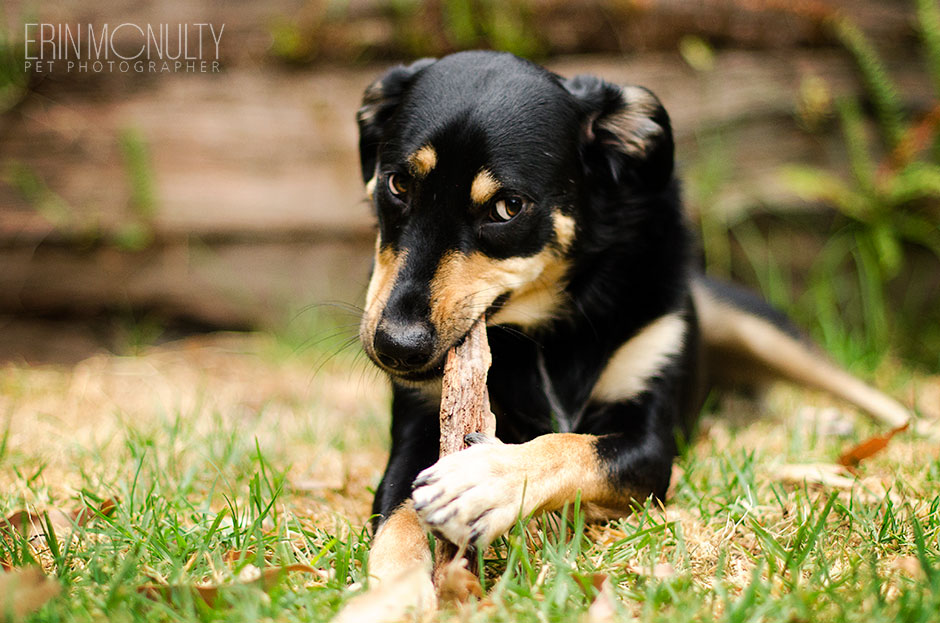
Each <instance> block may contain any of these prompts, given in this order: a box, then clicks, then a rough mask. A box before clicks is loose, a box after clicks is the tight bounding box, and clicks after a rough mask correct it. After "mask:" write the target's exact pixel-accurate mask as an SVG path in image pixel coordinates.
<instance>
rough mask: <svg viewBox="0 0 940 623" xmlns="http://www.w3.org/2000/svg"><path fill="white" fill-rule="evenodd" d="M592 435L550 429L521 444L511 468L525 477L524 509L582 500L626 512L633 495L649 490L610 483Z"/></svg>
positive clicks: (548, 508)
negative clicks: (632, 488)
mask: <svg viewBox="0 0 940 623" xmlns="http://www.w3.org/2000/svg"><path fill="white" fill-rule="evenodd" d="M596 440H597V437H595V436H594V435H582V434H577V433H551V434H548V435H542V436H541V437H537V438H535V439H534V440H532V441H530V442H528V443H524V444H522V445H521V446H519V447H520V449H521V450H522V453H521V456H520V457H519V460H518V462H516V463H515V464H514V465H513V466H512V469H513V470H514V471H515V472H516V473H517V474H518V475H519V477H521V478H524V479H525V481H526V489H525V495H526V497H527V498H529V502H526V503H524V507H525V508H526V511H527V513H526V514H528V512H532V511H553V510H558V509H560V508H562V507H563V506H564V505H565V504H572V503H573V502H574V500H575V498H576V497H577V495H578V493H579V492H580V493H581V501H582V503H584V504H589V505H591V506H593V507H595V508H603V509H606V510H608V511H615V512H616V511H622V512H623V513H624V514H625V513H627V512H629V510H630V508H629V504H630V501H631V500H632V499H633V497H634V496H638V497H641V498H645V497H646V496H647V495H649V492H638V491H622V490H619V489H614V488H613V487H612V486H611V482H610V475H609V474H608V473H607V471H606V470H605V469H603V468H602V467H601V465H600V464H599V462H598V458H597V452H596V451H595V449H594V443H595V441H596Z"/></svg>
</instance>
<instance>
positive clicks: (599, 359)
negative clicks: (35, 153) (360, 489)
mask: <svg viewBox="0 0 940 623" xmlns="http://www.w3.org/2000/svg"><path fill="white" fill-rule="evenodd" d="M637 94H638V95H639V96H641V97H645V96H644V95H643V94H647V96H648V97H649V99H650V101H652V102H653V103H654V104H655V105H654V106H653V108H652V109H651V110H646V109H643V110H644V111H645V113H644V116H643V119H644V120H645V121H643V124H644V125H643V127H642V128H641V129H642V131H641V132H639V134H638V135H637V137H636V140H637V141H638V142H639V143H641V148H637V146H635V145H634V146H633V147H631V146H629V145H626V146H625V145H624V137H623V136H621V135H618V133H617V131H616V128H615V129H611V127H613V126H611V125H610V124H609V123H607V122H609V121H610V119H611V118H612V116H613V115H618V114H622V113H623V111H624V107H625V103H624V100H623V92H622V91H621V89H620V88H619V87H616V86H614V85H611V84H608V83H606V82H604V81H602V80H599V79H597V78H593V77H577V78H574V79H570V80H566V79H563V78H560V77H558V76H556V75H554V74H552V73H550V72H548V71H546V70H544V69H542V68H541V67H538V66H536V65H533V64H531V63H528V62H526V61H523V60H520V59H518V58H516V57H513V56H511V55H508V54H498V53H489V52H469V53H461V54H456V55H452V56H449V57H446V58H443V59H441V60H439V61H436V62H433V61H429V60H423V61H419V62H417V63H415V64H413V65H410V66H407V67H398V68H395V69H393V70H391V71H389V72H388V73H387V74H386V75H385V76H384V77H383V78H382V79H380V80H379V82H378V83H376V86H374V87H372V88H370V91H369V92H367V96H366V99H365V101H364V107H363V109H362V111H361V112H360V131H361V141H360V148H361V159H362V167H363V171H362V174H363V178H364V179H365V180H369V179H372V178H373V176H376V184H375V192H374V204H375V207H376V215H377V219H378V225H379V235H380V244H381V248H383V249H390V250H391V251H392V252H394V253H396V254H401V253H403V252H406V253H407V261H406V262H405V264H404V265H403V267H402V269H401V272H399V274H398V275H397V278H396V280H395V284H394V287H393V289H392V290H391V293H390V296H389V298H388V301H387V303H386V305H385V307H384V309H383V310H382V312H381V313H382V317H381V318H382V321H383V322H384V321H387V326H393V327H402V326H417V325H420V326H421V327H423V328H422V329H421V331H422V333H421V338H420V340H417V338H415V340H417V341H421V342H422V343H424V345H425V346H427V342H428V341H430V342H434V344H435V347H436V348H435V351H434V352H436V353H442V352H444V351H446V348H447V347H449V346H450V344H438V343H437V341H438V340H440V339H442V338H441V337H440V335H441V333H442V332H441V330H440V327H434V326H430V323H429V320H428V316H429V310H430V307H431V305H432V293H431V292H430V287H429V284H430V283H431V281H432V279H433V278H434V274H435V271H436V270H437V267H438V265H439V262H440V261H441V258H442V257H443V256H444V255H445V254H446V253H448V252H449V251H454V250H457V251H460V252H461V253H465V254H469V253H473V252H478V253H482V254H483V255H485V256H486V257H488V258H492V259H494V260H503V259H507V258H516V257H533V256H535V255H536V254H538V253H539V252H540V251H542V250H543V249H545V248H546V247H548V246H550V245H552V244H555V243H557V240H556V239H555V238H556V236H555V233H554V231H553V229H552V214H553V213H554V212H553V210H556V211H557V213H559V214H563V215H566V216H569V217H571V218H573V219H574V222H575V223H576V235H575V237H574V241H573V243H572V245H571V247H570V248H569V249H568V250H567V251H566V259H567V262H568V266H569V269H568V272H567V286H566V288H565V292H564V302H563V304H562V305H560V306H559V308H558V309H556V310H554V311H553V314H552V317H551V318H550V319H548V320H546V321H545V322H543V323H540V324H538V325H537V326H533V327H520V326H515V325H497V326H490V327H489V328H488V338H489V341H490V346H491V349H492V353H493V365H492V368H491V370H490V374H489V390H490V397H491V401H492V405H493V410H494V413H495V414H496V416H497V435H498V436H499V437H500V438H501V439H503V440H504V441H506V442H524V441H527V440H530V439H532V438H534V437H535V436H538V435H541V434H544V433H550V432H553V431H570V432H579V433H590V434H594V435H598V436H599V437H598V441H597V443H596V446H595V447H596V452H597V456H598V459H599V460H600V461H601V462H602V464H603V465H605V466H606V469H607V470H608V472H609V477H610V479H611V482H612V483H616V484H618V485H619V486H622V487H623V488H624V489H625V490H631V491H637V490H639V491H642V492H645V493H647V494H655V495H657V496H664V495H665V492H666V488H667V486H668V484H669V475H670V468H671V463H672V459H673V457H674V455H675V453H676V435H677V434H679V435H682V434H687V433H688V431H689V428H690V426H691V424H692V422H693V420H694V417H695V415H696V414H697V412H698V409H699V405H700V400H701V396H702V392H701V387H702V380H701V366H700V365H699V358H700V353H699V351H700V348H699V335H698V328H697V322H696V313H695V308H694V304H693V301H692V296H691V291H690V281H691V278H690V275H691V272H690V265H691V262H690V255H691V253H690V247H691V239H690V234H689V231H688V230H687V227H686V223H685V220H684V215H683V211H682V208H681V202H680V198H679V189H678V184H677V183H676V181H675V179H674V177H673V139H672V135H671V129H670V126H669V118H668V115H667V114H666V111H665V110H664V109H663V108H662V106H660V105H659V104H658V102H655V99H653V98H652V96H651V95H648V92H645V91H643V92H640V91H637ZM426 144H431V145H433V146H434V149H435V150H436V153H437V154H438V162H437V164H436V166H435V167H434V169H433V171H432V172H431V174H429V175H428V176H427V177H426V178H425V179H421V180H417V179H412V181H411V182H410V183H411V187H410V190H409V193H408V197H407V201H401V200H399V199H398V198H396V197H395V196H394V195H393V193H391V192H390V191H389V189H388V188H387V187H386V186H387V184H386V182H387V180H388V175H389V174H390V173H392V174H399V175H402V176H409V179H411V176H410V175H409V174H408V172H407V171H408V168H407V158H408V156H409V154H412V153H414V152H415V150H417V149H418V148H420V147H421V146H422V145H426ZM482 168H485V169H487V170H489V171H492V172H493V174H494V175H495V177H496V178H497V179H498V180H500V182H501V183H502V184H503V189H502V190H501V192H505V191H506V190H507V189H509V190H511V191H512V193H515V194H518V195H521V196H523V197H526V198H528V199H529V200H531V202H532V204H531V206H530V207H528V208H527V209H526V210H525V211H523V212H522V213H521V214H519V216H517V217H516V218H515V219H513V220H512V221H510V222H508V223H493V222H490V221H489V220H488V216H487V213H486V210H481V209H478V208H477V207H474V206H473V205H471V204H470V201H469V200H468V188H469V186H470V183H471V180H472V179H473V177H474V175H475V174H476V173H477V172H478V171H479V170H481V169H482ZM376 173H378V175H376ZM498 196H499V195H498ZM511 294H512V293H511V292H499V293H494V296H493V302H492V307H491V309H490V310H489V314H488V315H492V314H493V313H495V312H497V311H499V309H500V306H501V305H502V304H504V302H505V300H506V299H507V297H509V296H511ZM499 295H501V296H499ZM484 311H486V310H484V309H472V310H466V313H467V314H472V315H475V316H479V315H480V314H482V313H483V312H484ZM674 312H679V313H681V314H682V316H683V317H684V318H685V319H686V321H687V323H688V329H687V333H686V336H685V340H684V345H683V347H682V350H681V352H679V353H678V354H677V356H675V357H673V358H672V359H670V362H669V364H668V365H666V366H664V367H663V368H662V369H660V370H659V371H658V373H657V374H656V375H655V376H654V378H653V379H651V380H650V381H649V383H648V386H647V388H646V389H645V391H642V392H641V393H640V394H639V395H636V396H634V397H631V398H630V399H629V400H624V401H621V402H613V403H609V402H600V401H597V400H594V399H592V398H591V392H592V389H593V387H594V385H595V383H596V382H597V380H598V378H599V376H600V375H601V373H602V371H603V369H604V367H605V365H606V364H607V363H608V360H609V359H610V357H611V355H612V354H613V353H614V352H615V351H616V350H617V349H618V348H619V347H620V346H621V345H622V344H624V343H625V342H627V341H628V340H629V339H630V338H631V337H633V336H634V335H636V334H637V332H638V331H640V330H641V329H642V328H643V327H645V326H647V325H648V324H649V323H651V322H652V321H654V320H656V319H657V318H660V317H662V316H664V315H666V314H670V313H674ZM396 330H399V329H396ZM397 337H400V336H397ZM397 337H396V336H393V338H395V339H397ZM363 338H364V340H365V342H366V350H367V352H369V354H370V356H373V358H376V359H377V363H378V364H379V365H382V363H381V361H379V360H378V358H377V357H376V355H375V352H374V350H375V344H374V343H373V340H375V339H377V338H376V337H375V336H373V335H371V334H364V335H363ZM383 339H384V338H383ZM408 339H410V338H408ZM415 340H412V341H415ZM400 342H402V343H406V342H407V339H406V338H401V340H400ZM399 346H400V344H399ZM383 367H384V368H385V369H386V370H387V371H388V372H389V375H390V377H391V379H392V383H393V387H394V399H393V407H392V449H391V456H390V459H389V463H388V467H387V470H386V473H385V476H384V478H383V479H382V482H381V484H380V486H379V488H378V491H377V493H376V497H375V503H374V512H375V513H376V516H377V521H381V518H382V517H385V516H387V515H388V514H389V513H390V511H392V510H393V509H394V508H396V507H397V506H398V505H399V504H401V503H402V502H403V501H404V500H405V499H406V498H407V497H408V496H409V493H410V490H411V485H412V482H413V480H414V478H415V476H416V475H417V474H418V472H419V471H421V470H422V469H424V468H425V467H428V466H429V465H430V464H432V463H433V462H434V461H435V460H436V459H437V448H438V437H439V427H438V426H439V425H438V405H437V404H436V402H435V401H434V392H433V387H434V383H435V379H436V378H438V377H439V376H440V371H441V368H440V357H439V356H438V357H437V359H435V360H433V361H428V362H426V363H425V364H424V365H420V366H416V367H413V369H403V370H401V369H400V370H392V369H388V367H387V366H383Z"/></svg>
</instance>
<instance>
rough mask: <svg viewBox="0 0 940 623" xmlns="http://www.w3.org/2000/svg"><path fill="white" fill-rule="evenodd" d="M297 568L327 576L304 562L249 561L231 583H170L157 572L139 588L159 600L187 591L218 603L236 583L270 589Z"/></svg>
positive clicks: (206, 600) (321, 576) (150, 575)
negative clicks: (270, 564) (258, 564)
mask: <svg viewBox="0 0 940 623" xmlns="http://www.w3.org/2000/svg"><path fill="white" fill-rule="evenodd" d="M296 572H301V573H312V574H314V575H316V576H317V577H318V578H320V579H322V580H325V579H326V578H327V572H326V571H324V570H322V569H316V568H315V567H311V566H310V565H305V564H302V563H294V564H290V565H284V566H280V567H268V568H266V569H264V570H262V569H259V568H258V567H255V566H254V565H247V566H245V568H244V569H242V570H241V571H240V572H239V574H238V577H237V578H236V581H235V582H232V583H229V584H216V583H213V582H202V583H197V584H192V585H186V584H168V583H166V582H165V581H163V579H162V578H161V577H159V576H156V577H154V575H152V574H148V577H150V578H151V579H152V580H156V582H154V583H151V584H144V585H142V586H138V587H137V592H138V593H140V594H141V595H144V596H145V597H147V598H149V599H153V600H158V601H159V600H162V601H170V600H172V599H173V595H179V594H181V593H187V592H188V593H191V594H192V595H194V596H196V597H199V598H200V599H202V600H203V601H204V602H206V603H207V604H208V605H210V606H213V605H215V604H216V601H217V600H218V598H219V594H220V593H221V592H222V591H224V590H226V589H228V588H231V587H233V586H253V585H254V586H257V587H258V588H260V589H261V590H264V591H267V590H270V589H271V588H272V587H273V586H275V585H277V584H278V582H279V581H280V580H281V579H282V578H283V577H284V576H286V575H289V574H291V573H296Z"/></svg>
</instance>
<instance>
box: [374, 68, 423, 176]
mask: <svg viewBox="0 0 940 623" xmlns="http://www.w3.org/2000/svg"><path fill="white" fill-rule="evenodd" d="M436 60H437V59H433V58H422V59H421V60H417V61H415V62H413V63H411V64H410V65H398V66H397V67H392V68H391V69H389V70H388V71H387V72H385V74H384V75H383V76H382V77H381V78H379V79H378V80H376V81H375V82H373V83H372V84H370V85H369V86H368V88H366V90H365V93H363V95H362V106H361V107H360V108H359V111H358V112H357V113H356V121H357V122H358V123H359V162H360V164H361V165H362V181H364V182H368V181H369V180H370V179H372V176H373V175H374V174H375V163H376V160H377V159H378V150H379V145H381V144H382V141H383V140H384V138H385V128H386V125H387V124H388V122H389V120H391V118H392V116H393V115H394V114H395V110H396V109H397V108H398V104H399V102H400V101H401V96H402V94H403V93H404V92H405V89H407V88H408V85H409V84H411V81H412V80H413V79H414V77H415V75H417V73H418V72H419V71H421V70H422V69H424V68H425V67H427V66H428V65H430V64H432V63H434V62H435V61H436Z"/></svg>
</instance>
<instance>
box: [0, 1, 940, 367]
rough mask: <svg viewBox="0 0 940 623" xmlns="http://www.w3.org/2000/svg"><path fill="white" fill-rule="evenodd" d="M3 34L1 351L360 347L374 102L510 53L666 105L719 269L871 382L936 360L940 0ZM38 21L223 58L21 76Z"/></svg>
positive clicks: (547, 10)
mask: <svg viewBox="0 0 940 623" xmlns="http://www.w3.org/2000/svg"><path fill="white" fill-rule="evenodd" d="M0 19H2V28H0V361H3V360H6V361H10V360H13V361H18V362H23V361H25V362H30V363H32V362H35V363H44V362H59V363H69V362H74V361H78V360H80V359H82V358H84V357H86V356H88V355H89V354H92V353H95V352H100V351H102V350H106V351H111V352H115V353H118V354H130V353H134V352H137V351H138V350H139V349H141V348H144V347H147V346H149V345H152V344H156V343H161V342H164V341H168V340H172V339H175V338H178V337H181V336H185V335H190V334H193V333H201V332H207V331H216V330H260V331H264V332H269V333H272V334H275V335H277V336H278V338H279V339H282V340H283V341H284V342H285V343H287V344H289V345H293V347H295V348H297V349H302V348H306V347H308V346H309V345H310V344H315V343H317V342H318V341H319V339H320V338H319V337H318V336H320V335H338V336H339V337H338V338H337V339H338V340H339V344H340V345H342V341H343V340H344V339H347V338H349V339H352V338H353V337H354V336H355V325H356V316H357V313H356V311H355V306H356V305H360V304H361V301H362V297H363V295H364V292H365V287H366V282H367V279H368V271H369V265H370V261H371V249H372V238H373V233H372V217H371V214H370V211H369V207H368V205H367V204H366V202H365V200H364V191H363V189H362V183H361V180H360V178H359V170H358V160H357V154H356V139H357V134H356V126H355V122H354V113H355V110H356V109H357V108H358V104H359V99H360V96H361V93H362V91H363V89H364V88H365V87H366V86H367V85H368V84H369V83H370V82H371V81H372V80H373V79H374V78H375V77H376V76H377V75H378V74H379V73H380V72H382V71H383V69H384V68H386V67H387V66H389V65H390V64H394V63H398V62H403V61H408V60H411V59H414V58H417V57H422V56H439V55H442V54H447V53H449V52H452V51H456V50H460V49H468V48H492V49H501V50H507V51H510V52H514V53H516V54H519V55H522V56H525V57H528V58H531V59H533V60H535V61H538V62H540V63H544V64H546V65H547V66H548V67H550V68H551V69H553V70H555V71H557V72H560V73H562V74H566V75H572V74H575V73H594V74H597V75H599V76H602V77H604V78H606V79H608V80H612V81H616V82H621V83H634V84H641V85H644V86H647V87H648V88H650V89H651V90H653V91H654V92H655V93H657V95H658V96H659V97H660V98H661V100H662V101H663V102H664V104H665V105H666V108H667V110H668V111H669V112H670V115H671V116H672V120H673V125H674V131H675V134H676V136H677V144H678V147H677V160H678V163H679V171H680V175H681V176H682V178H683V180H684V194H685V198H686V201H687V204H688V207H689V213H690V218H691V220H692V222H693V223H694V226H695V227H696V228H697V229H698V230H699V233H700V237H701V254H702V258H703V259H702V261H703V263H704V265H706V266H707V269H708V270H709V271H710V272H712V273H713V274H716V275H719V276H726V277H731V278H734V279H736V280H738V281H740V282H742V283H745V284H747V285H750V286H752V287H754V288H756V289H758V290H760V291H762V292H763V293H764V294H765V296H767V297H768V298H769V299H770V300H771V301H772V302H774V303H775V304H777V305H779V306H780V307H782V308H784V309H785V310H787V311H789V312H790V313H791V314H793V315H794V316H795V317H796V318H797V320H798V321H799V322H800V324H802V325H803V326H804V327H806V328H807V330H808V331H809V332H810V333H811V334H812V335H813V336H814V337H815V338H816V339H818V340H819V341H820V342H821V343H822V344H823V345H824V347H825V348H827V349H828V350H830V352H832V353H833V354H834V356H835V357H836V358H837V359H839V360H841V361H842V362H843V363H845V364H847V365H849V366H850V367H852V368H853V369H861V370H874V369H876V368H878V367H879V366H881V365H883V362H884V361H885V360H891V361H893V362H901V363H902V364H903V365H904V366H905V367H908V366H909V367H912V368H914V369H918V370H922V371H924V372H928V373H935V372H937V371H940V304H938V303H940V165H938V161H940V158H938V156H940V140H938V135H940V130H938V126H940V8H938V4H937V0H843V1H837V0H819V1H812V0H806V1H803V0H791V1H787V0H776V1H774V0H565V1H563V2H562V1H560V0H504V1H500V0H394V1H391V2H381V1H378V0H345V1H343V0H273V1H271V2H264V3H260V2H249V1H247V0H228V1H225V2H223V1H221V0H215V1H213V0H186V1H183V0H170V1H167V2H159V3H158V2H141V1H135V0H116V1H111V2H94V3H89V2H85V1H79V0H64V1H60V2H56V3H49V2H38V1H32V2H29V1H17V0H12V1H11V0H4V3H3V8H2V13H0ZM30 23H51V24H72V25H80V26H81V27H82V28H86V27H87V26H86V25H87V24H93V25H95V26H96V28H97V29H99V30H100V28H101V26H102V25H103V24H111V25H112V26H114V25H118V24H122V23H130V24H137V25H141V26H143V27H146V25H147V24H151V25H154V26H156V25H157V24H165V25H170V26H171V29H170V30H171V31H172V32H174V33H177V32H178V30H176V29H177V28H178V26H179V25H182V24H189V25H193V24H199V23H211V24H213V26H214V27H215V28H216V30H217V31H218V30H219V27H220V26H222V25H224V30H222V35H221V39H220V44H219V59H218V60H219V69H220V70H219V71H217V72H215V71H194V72H187V71H168V72H151V71H141V72H138V71H134V70H133V69H131V70H129V71H120V70H112V71H107V70H105V71H99V72H95V71H86V72H80V71H75V70H74V69H73V70H72V71H66V67H65V66H64V64H61V62H60V63H58V64H56V65H55V66H54V67H52V68H51V69H49V68H37V67H33V68H31V69H29V70H27V69H25V62H26V60H27V56H36V44H35V42H34V43H33V47H32V48H30V47H29V46H27V45H25V42H26V40H27V39H30V38H31V37H30V32H31V31H30V30H29V28H28V27H26V26H25V25H26V24H30ZM32 33H33V34H35V33H36V31H35V30H34V31H32ZM58 43H59V44H63V43H68V42H67V41H66V42H62V41H59V42H58ZM176 44H177V43H173V45H176ZM44 45H48V46H50V47H48V48H47V49H48V50H51V49H52V47H51V46H52V45H53V44H51V43H49V44H44ZM122 46H124V47H123V48H122ZM135 46H136V47H139V40H135V39H134V33H133V32H131V31H130V29H124V30H123V31H122V35H121V36H115V39H114V47H115V48H116V49H118V50H120V49H127V50H133V49H134V48H135ZM31 50H32V51H31ZM47 54H48V52H47ZM203 56H204V57H206V56H207V57H209V58H213V57H214V52H213V53H212V54H209V53H208V52H206V53H204V54H203Z"/></svg>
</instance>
